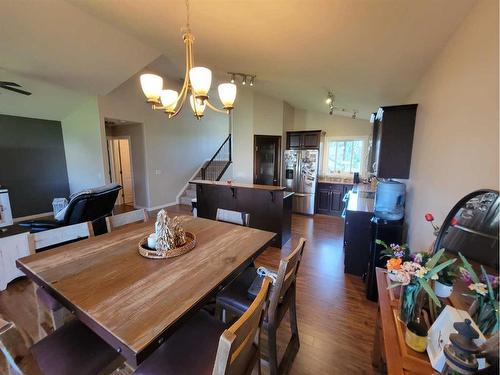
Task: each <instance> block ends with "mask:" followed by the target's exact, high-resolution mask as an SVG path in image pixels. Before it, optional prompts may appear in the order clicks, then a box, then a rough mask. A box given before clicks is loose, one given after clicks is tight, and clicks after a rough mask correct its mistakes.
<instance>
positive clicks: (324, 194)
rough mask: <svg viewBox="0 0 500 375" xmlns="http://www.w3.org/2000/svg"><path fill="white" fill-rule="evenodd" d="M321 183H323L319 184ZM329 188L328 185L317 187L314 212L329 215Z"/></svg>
mask: <svg viewBox="0 0 500 375" xmlns="http://www.w3.org/2000/svg"><path fill="white" fill-rule="evenodd" d="M320 185H323V184H320ZM330 194H331V190H330V188H329V187H326V188H325V187H319V185H318V190H317V191H316V213H317V214H324V215H329V214H330V211H331V208H330V207H331V203H330V202H331V197H330Z"/></svg>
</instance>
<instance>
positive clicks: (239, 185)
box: [189, 180, 285, 191]
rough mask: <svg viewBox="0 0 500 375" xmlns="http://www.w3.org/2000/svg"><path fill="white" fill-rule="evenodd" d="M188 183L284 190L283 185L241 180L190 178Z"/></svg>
mask: <svg viewBox="0 0 500 375" xmlns="http://www.w3.org/2000/svg"><path fill="white" fill-rule="evenodd" d="M189 183H190V184H202V185H217V186H227V187H231V188H244V189H257V190H268V191H284V190H285V187H284V186H274V185H258V184H245V183H242V182H234V181H232V182H231V183H228V182H226V181H211V180H191V181H189Z"/></svg>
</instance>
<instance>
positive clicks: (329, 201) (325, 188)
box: [316, 182, 352, 216]
mask: <svg viewBox="0 0 500 375" xmlns="http://www.w3.org/2000/svg"><path fill="white" fill-rule="evenodd" d="M351 189H352V185H345V184H329V183H324V182H320V183H319V184H318V188H317V189H316V213H317V214H323V215H332V216H339V215H340V214H341V213H342V210H343V209H344V202H343V199H344V195H345V194H346V193H347V192H348V191H349V190H351Z"/></svg>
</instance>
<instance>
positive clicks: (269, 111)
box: [253, 93, 284, 136]
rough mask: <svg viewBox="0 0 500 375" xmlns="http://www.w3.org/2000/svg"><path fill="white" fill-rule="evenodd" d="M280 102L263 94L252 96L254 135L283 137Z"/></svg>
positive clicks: (282, 103)
mask: <svg viewBox="0 0 500 375" xmlns="http://www.w3.org/2000/svg"><path fill="white" fill-rule="evenodd" d="M283 105H284V102H283V101H282V100H279V99H276V98H273V97H271V96H267V95H264V94H260V93H259V94H256V95H254V100H253V132H254V134H256V135H280V136H281V135H283Z"/></svg>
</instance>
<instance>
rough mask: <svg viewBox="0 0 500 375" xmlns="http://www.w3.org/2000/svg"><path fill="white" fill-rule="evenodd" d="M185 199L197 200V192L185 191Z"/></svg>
mask: <svg viewBox="0 0 500 375" xmlns="http://www.w3.org/2000/svg"><path fill="white" fill-rule="evenodd" d="M183 197H188V198H191V199H193V198H196V190H189V189H188V190H185V191H184V195H183Z"/></svg>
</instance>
